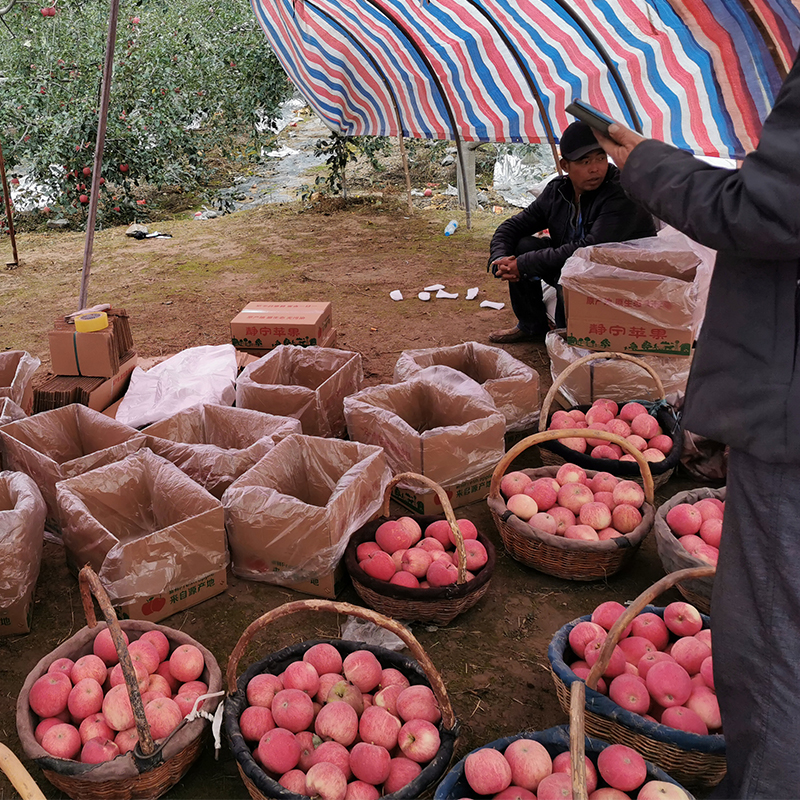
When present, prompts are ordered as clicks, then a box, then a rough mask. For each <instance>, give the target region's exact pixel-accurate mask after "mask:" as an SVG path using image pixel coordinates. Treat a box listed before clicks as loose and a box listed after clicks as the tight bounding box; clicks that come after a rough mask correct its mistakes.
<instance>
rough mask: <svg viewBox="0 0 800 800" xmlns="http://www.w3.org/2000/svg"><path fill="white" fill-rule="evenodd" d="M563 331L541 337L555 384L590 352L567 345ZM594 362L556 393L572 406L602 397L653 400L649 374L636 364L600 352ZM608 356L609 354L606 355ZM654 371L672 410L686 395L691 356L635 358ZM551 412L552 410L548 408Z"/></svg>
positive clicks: (622, 400) (618, 400)
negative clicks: (569, 368) (564, 372)
mask: <svg viewBox="0 0 800 800" xmlns="http://www.w3.org/2000/svg"><path fill="white" fill-rule="evenodd" d="M565 335H566V331H565V330H564V329H563V328H562V329H560V330H555V331H550V333H548V334H547V336H546V337H545V345H546V346H547V354H548V355H549V356H550V374H551V375H552V377H553V380H554V381H555V380H556V379H557V378H558V376H559V375H560V374H561V373H562V372H563V371H564V370H565V369H566V368H567V367H568V366H569V365H570V364H572V363H573V362H575V361H577V360H578V359H580V358H583V357H584V356H587V355H589V353H592V352H593V351H592V350H587V349H585V348H583V347H575V346H573V345H570V344H567V342H566V340H565V338H564V336H565ZM595 355H596V356H597V361H589V362H588V363H586V364H584V365H583V366H582V367H579V368H578V369H577V370H576V371H575V372H573V373H572V374H571V375H568V376H567V378H566V380H565V381H564V383H562V384H561V388H560V391H561V393H562V394H563V395H564V397H565V398H566V399H567V401H568V402H569V403H570V404H571V405H574V406H580V405H586V404H589V403H593V402H594V401H595V400H597V399H598V398H599V397H605V398H608V399H609V400H613V401H614V402H616V403H627V402H630V401H631V400H655V399H657V397H658V389H657V387H656V384H655V382H654V381H653V378H652V377H651V376H650V374H649V373H648V372H647V371H646V370H644V369H642V368H640V367H637V366H636V364H634V363H632V362H630V361H627V360H622V359H619V358H613V355H612V356H611V357H610V358H608V357H606V358H604V355H606V354H603V353H595ZM608 355H611V354H608ZM636 358H637V359H640V360H641V361H643V362H645V363H646V364H648V365H649V366H650V367H652V368H653V370H655V372H656V374H657V375H658V377H659V378H660V379H661V383H662V384H663V386H664V394H665V396H666V399H667V402H668V403H669V404H670V405H671V406H674V407H677V406H678V405H680V402H681V400H682V398H683V396H684V394H685V392H686V382H687V380H688V379H689V370H690V369H691V366H692V356H688V357H684V356H680V357H675V356H636ZM551 410H553V409H551Z"/></svg>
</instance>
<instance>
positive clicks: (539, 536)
mask: <svg viewBox="0 0 800 800" xmlns="http://www.w3.org/2000/svg"><path fill="white" fill-rule="evenodd" d="M558 469H559V468H558V467H555V466H549V467H534V468H529V469H522V470H520V472H524V473H525V474H526V475H528V477H532V478H534V480H535V479H536V478H542V477H544V478H548V477H552V476H553V475H555V474H556V473H557V472H558ZM604 471H605V470H586V475H587V476H589V477H594V475H596V474H597V473H598V472H604ZM486 502H487V504H488V506H489V510H490V511H491V512H492V515H493V516H495V517H496V519H495V524H497V526H498V528H499V527H500V525H499V520H502V521H503V523H504V524H506V525H508V527H509V528H511V529H512V530H513V531H514V532H515V533H516V534H518V535H519V536H520V537H522V538H523V539H529V540H531V541H534V542H540V543H541V544H543V545H546V546H548V547H552V548H554V549H558V550H569V551H575V552H580V553H586V555H592V554H599V553H605V552H613V551H615V550H621V549H627V548H630V549H635V548H637V547H638V546H639V545H640V544H641V543H642V542H643V541H644V540H645V538H647V535H648V534H649V533H650V529H651V528H652V527H653V521H654V520H655V506H652V505H651V504H650V503H648V502H646V501H645V502H644V503H642V505H641V507H640V511H641V510H642V509H644V512H643V513H642V521H641V522H640V523H639V525H637V526H636V528H634V529H633V530H632V531H631V532H630V533H625V534H622V535H621V536H618V537H615V538H614V539H608V540H606V541H604V542H586V541H583V540H582V539H565V538H564V537H563V536H556V535H555V534H552V533H545V532H544V531H541V530H539V529H538V528H534V527H532V526H531V525H528V523H527V522H523V521H522V520H520V519H518V518H517V517H515V516H514V515H513V514H511V515H510V516H508V517H507V518H504V517H505V515H506V514H507V513H508V508H507V506H506V503H505V500H503V497H502V495H501V496H500V497H497V498H494V497H491V495H490V496H489V497H487V498H486ZM617 539H623V540H624V541H625V544H624V545H620V544H619V543H617Z"/></svg>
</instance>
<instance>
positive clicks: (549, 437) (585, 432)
mask: <svg viewBox="0 0 800 800" xmlns="http://www.w3.org/2000/svg"><path fill="white" fill-rule="evenodd" d="M575 363H576V364H577V363H578V362H577V361H576V362H575ZM573 438H578V439H602V440H603V441H606V442H612V443H613V444H616V445H619V446H620V447H621V448H622V449H623V450H625V451H627V452H628V453H630V454H631V455H632V456H633V457H634V458H635V459H636V463H637V464H638V465H639V470H640V472H641V473H642V483H643V484H644V499H645V500H646V501H647V502H648V503H650V505H653V502H654V498H655V494H654V492H655V488H654V486H653V474H652V473H651V472H650V464H649V463H648V462H647V460H646V459H645V457H644V456H643V455H642V454H641V453H640V452H639V451H638V450H637V449H636V448H635V447H634V446H633V445H632V444H631V443H630V442H629V441H628V440H627V439H623V438H622V437H621V436H617V435H616V434H615V433H609V432H608V431H593V430H592V429H591V428H561V429H559V430H554V431H540V432H539V433H534V434H533V435H532V436H528V437H527V438H525V439H523V440H522V441H520V442H517V443H516V444H515V445H514V446H513V447H512V448H511V449H510V450H509V451H508V452H507V453H506V454H505V455H504V456H503V457H502V458H501V459H500V461H499V462H498V463H497V466H496V467H495V468H494V472H493V473H492V483H491V485H490V487H489V497H490V498H491V499H494V500H497V499H498V498H499V497H500V481H501V480H502V478H503V475H505V472H506V470H507V469H508V467H509V465H510V464H511V462H512V461H513V460H514V459H515V458H516V457H517V456H518V455H519V454H520V453H524V452H525V451H526V450H527V449H528V448H529V447H532V446H533V445H535V444H541V443H542V442H551V441H553V440H554V439H573Z"/></svg>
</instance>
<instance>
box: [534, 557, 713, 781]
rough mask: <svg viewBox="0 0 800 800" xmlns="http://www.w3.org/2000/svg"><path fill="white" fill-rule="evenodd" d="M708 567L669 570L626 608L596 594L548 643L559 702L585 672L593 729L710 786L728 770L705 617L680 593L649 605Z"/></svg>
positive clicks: (672, 771)
mask: <svg viewBox="0 0 800 800" xmlns="http://www.w3.org/2000/svg"><path fill="white" fill-rule="evenodd" d="M713 573H714V568H713V567H702V568H697V569H688V570H681V571H679V572H673V573H671V574H669V575H667V576H666V577H664V578H662V579H661V580H660V581H658V582H657V583H655V584H653V586H651V587H650V588H649V589H647V590H646V591H644V592H643V593H642V594H641V595H639V597H637V598H636V600H634V601H633V602H632V603H631V604H630V606H629V607H628V608H627V609H626V608H625V607H623V606H622V605H621V604H619V603H616V602H614V601H608V602H605V603H601V604H600V605H599V606H598V607H597V608H596V609H595V610H594V612H593V613H592V614H591V615H586V616H584V617H580V618H579V619H576V620H573V621H572V622H570V623H568V624H567V625H564V626H563V627H562V628H561V629H560V630H559V631H558V632H557V633H556V635H555V636H554V637H553V639H552V641H551V643H550V647H549V648H548V658H549V660H550V668H551V672H552V675H553V681H554V683H555V686H556V691H557V693H558V699H559V701H560V703H561V706H562V708H565V709H566V708H568V707H569V695H570V689H571V687H572V686H573V685H574V684H575V683H576V682H583V681H585V682H586V730H587V731H588V732H589V734H590V735H593V736H596V737H598V738H600V739H603V740H604V741H607V742H612V743H615V744H625V745H628V746H629V747H633V748H634V749H635V750H638V751H639V752H640V753H642V754H643V755H644V756H645V758H647V759H649V760H650V761H652V762H653V763H654V764H657V765H658V766H660V767H661V768H662V769H664V770H666V772H668V773H669V774H670V775H672V776H673V777H674V778H675V779H676V780H679V781H680V782H681V783H682V784H685V785H687V786H699V787H709V786H715V785H716V784H717V783H719V781H720V780H722V778H723V776H724V774H725V740H724V738H723V736H722V731H721V724H722V723H721V720H720V716H719V704H718V702H717V698H716V694H715V692H714V676H713V659H712V655H711V653H712V649H711V630H710V628H709V618H708V617H706V616H704V615H702V614H701V613H700V612H699V611H698V610H697V609H696V608H694V607H693V606H692V605H691V604H689V603H686V602H683V601H681V602H675V603H670V604H669V605H667V606H666V607H663V608H659V607H655V606H651V605H649V604H650V602H651V601H652V600H653V599H655V598H656V597H657V596H658V595H660V594H661V593H662V592H664V591H666V590H667V589H670V588H672V587H673V586H675V585H676V584H678V583H679V582H680V581H682V580H692V579H697V578H705V577H709V576H712V575H713ZM667 650H669V652H667Z"/></svg>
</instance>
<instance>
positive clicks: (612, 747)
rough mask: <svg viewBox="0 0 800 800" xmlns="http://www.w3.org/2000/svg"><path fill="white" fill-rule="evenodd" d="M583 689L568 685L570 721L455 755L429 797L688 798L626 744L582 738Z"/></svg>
mask: <svg viewBox="0 0 800 800" xmlns="http://www.w3.org/2000/svg"><path fill="white" fill-rule="evenodd" d="M585 700H586V698H585V687H584V685H583V684H582V683H581V682H580V681H576V682H575V683H574V684H573V687H572V690H571V695H570V709H569V716H570V724H569V725H559V726H558V727H555V728H548V729H547V730H544V731H526V732H524V733H520V734H517V735H516V736H507V737H505V738H503V739H498V740H497V741H494V742H490V743H489V744H487V745H483V746H482V747H479V748H477V749H475V750H473V751H472V752H471V753H469V754H468V755H467V756H465V757H464V758H462V759H461V761H459V762H458V764H456V765H455V767H453V769H452V770H450V772H449V773H448V774H447V775H446V776H445V778H444V780H443V781H442V782H441V783H440V784H439V786H438V787H437V788H436V793H435V794H434V800H461V798H478V797H492V798H497V799H499V800H537V799H538V800H563V798H572V799H573V800H624V798H626V797H630V798H636V800H691V797H692V796H691V795H690V794H689V793H688V792H687V791H686V790H685V789H683V787H681V786H680V784H678V783H677V782H676V781H675V780H674V779H673V778H671V777H670V776H669V775H667V774H666V773H665V772H664V771H663V770H661V769H659V768H658V767H657V766H655V765H654V764H651V763H648V762H646V761H645V760H644V758H643V757H642V756H641V755H640V754H639V753H638V752H636V750H634V749H633V748H631V747H628V746H627V745H622V744H609V743H607V742H604V741H601V740H599V739H593V738H590V737H588V736H586V733H585V727H584V710H585Z"/></svg>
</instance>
